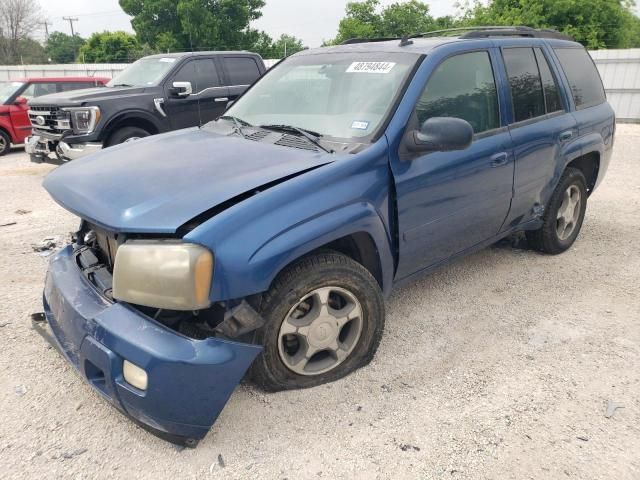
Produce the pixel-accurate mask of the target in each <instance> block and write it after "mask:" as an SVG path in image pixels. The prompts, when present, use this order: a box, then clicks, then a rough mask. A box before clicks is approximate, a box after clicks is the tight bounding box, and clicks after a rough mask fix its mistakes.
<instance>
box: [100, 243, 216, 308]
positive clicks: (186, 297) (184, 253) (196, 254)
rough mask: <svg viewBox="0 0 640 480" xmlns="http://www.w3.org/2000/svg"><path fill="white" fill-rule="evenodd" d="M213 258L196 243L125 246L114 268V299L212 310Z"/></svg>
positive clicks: (149, 305) (142, 303)
mask: <svg viewBox="0 0 640 480" xmlns="http://www.w3.org/2000/svg"><path fill="white" fill-rule="evenodd" d="M212 275H213V255H212V254H211V252H210V251H209V250H207V249H206V248H204V247H201V246H200V245H195V244H192V243H179V242H174V241H150V240H134V241H129V242H126V243H124V244H122V245H121V246H120V247H119V248H118V250H117V253H116V260H115V265H114V268H113V291H112V293H113V297H114V298H116V299H118V300H122V301H125V302H129V303H134V304H136V305H143V306H146V307H156V308H164V309H168V310H200V309H203V308H207V307H209V305H210V304H211V302H210V301H209V290H210V288H211V278H212Z"/></svg>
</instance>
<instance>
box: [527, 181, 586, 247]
mask: <svg viewBox="0 0 640 480" xmlns="http://www.w3.org/2000/svg"><path fill="white" fill-rule="evenodd" d="M586 210H587V181H586V179H585V178H584V175H583V174H582V172H581V171H580V170H578V169H576V168H567V169H566V170H565V172H564V174H563V175H562V177H561V178H560V182H559V183H558V186H557V187H556V189H555V190H554V192H553V195H551V200H549V205H548V206H547V209H546V211H545V214H544V217H543V220H544V223H543V225H542V228H540V229H539V230H534V231H529V232H527V240H528V242H529V245H530V246H531V247H533V248H534V249H536V250H539V251H541V252H544V253H549V254H552V255H555V254H558V253H562V252H564V251H565V250H567V249H569V248H570V247H571V245H573V242H575V241H576V238H577V237H578V234H579V233H580V229H581V228H582V222H583V220H584V215H585V212H586Z"/></svg>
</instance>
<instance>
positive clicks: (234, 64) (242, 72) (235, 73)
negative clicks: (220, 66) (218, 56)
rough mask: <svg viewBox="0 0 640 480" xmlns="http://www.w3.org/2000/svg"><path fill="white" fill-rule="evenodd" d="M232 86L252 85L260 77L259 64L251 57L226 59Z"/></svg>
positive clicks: (225, 62) (225, 63)
mask: <svg viewBox="0 0 640 480" xmlns="http://www.w3.org/2000/svg"><path fill="white" fill-rule="evenodd" d="M224 65H225V68H226V69H227V76H228V77H229V82H230V83H229V84H230V85H251V84H252V83H253V82H255V81H256V80H257V79H258V77H260V69H259V68H258V64H257V63H256V61H255V60H254V59H253V58H251V57H225V58H224Z"/></svg>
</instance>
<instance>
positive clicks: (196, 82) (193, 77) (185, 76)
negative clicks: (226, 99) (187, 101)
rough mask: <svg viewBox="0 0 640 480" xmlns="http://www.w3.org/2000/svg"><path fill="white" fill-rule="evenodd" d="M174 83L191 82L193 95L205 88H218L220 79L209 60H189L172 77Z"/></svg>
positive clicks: (211, 60) (213, 64)
mask: <svg viewBox="0 0 640 480" xmlns="http://www.w3.org/2000/svg"><path fill="white" fill-rule="evenodd" d="M173 81H174V82H191V85H192V87H193V93H199V92H201V91H202V90H204V89H206V88H211V87H219V86H220V78H219V77H218V72H217V71H216V66H215V63H214V62H213V59H211V58H202V59H198V60H191V61H189V62H187V63H185V64H184V65H182V67H180V69H179V70H178V72H177V73H176V74H175V76H174V77H173Z"/></svg>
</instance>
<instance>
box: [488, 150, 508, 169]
mask: <svg viewBox="0 0 640 480" xmlns="http://www.w3.org/2000/svg"><path fill="white" fill-rule="evenodd" d="M508 162H509V154H508V153H507V152H500V153H496V154H495V155H493V156H492V157H491V166H492V167H501V166H502V165H506V164H507V163H508Z"/></svg>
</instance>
